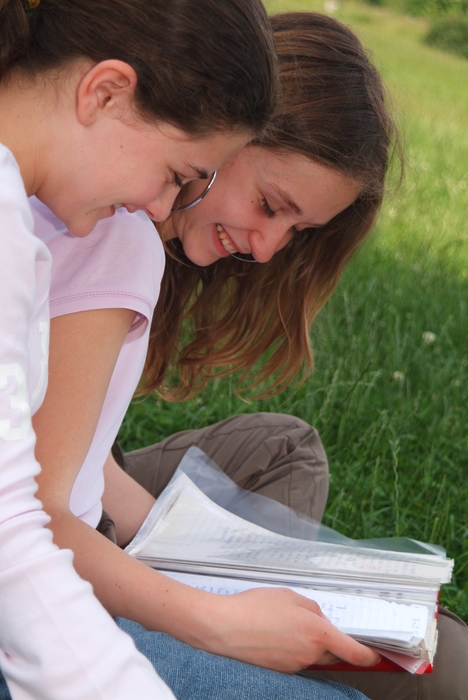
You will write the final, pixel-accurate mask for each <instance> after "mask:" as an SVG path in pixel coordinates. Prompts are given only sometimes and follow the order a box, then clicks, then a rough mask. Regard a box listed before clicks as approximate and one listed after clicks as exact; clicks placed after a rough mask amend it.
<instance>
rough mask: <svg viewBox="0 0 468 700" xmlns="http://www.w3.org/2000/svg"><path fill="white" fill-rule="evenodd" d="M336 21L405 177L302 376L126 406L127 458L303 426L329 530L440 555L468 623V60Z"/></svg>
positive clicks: (414, 29)
mask: <svg viewBox="0 0 468 700" xmlns="http://www.w3.org/2000/svg"><path fill="white" fill-rule="evenodd" d="M266 4H267V7H268V9H269V10H270V11H280V10H285V9H315V10H322V5H321V4H319V3H317V2H312V1H309V2H307V1H306V0H302V1H301V0H290V1H288V2H273V1H270V2H267V3H266ZM337 17H338V18H339V19H341V20H342V21H344V22H345V23H348V24H350V25H351V26H352V27H354V28H355V29H356V30H357V31H358V33H359V34H360V36H361V37H362V38H363V41H364V42H365V44H366V46H368V47H370V48H371V49H372V51H373V53H374V56H375V60H376V62H377V64H378V66H379V67H380V69H381V70H382V73H383V75H384V76H385V79H386V81H387V83H388V84H389V86H390V88H391V90H392V93H393V95H394V99H395V104H396V105H397V107H396V110H397V116H398V119H399V121H400V122H401V123H402V125H403V127H404V131H405V141H406V153H407V159H408V172H407V180H406V184H405V186H404V187H403V188H402V190H401V191H399V192H398V193H391V194H390V196H389V198H388V201H387V203H386V206H385V209H384V211H383V213H382V216H381V219H380V222H379V224H378V227H377V229H376V231H375V233H374V234H373V236H372V237H371V239H370V240H369V241H368V243H367V244H366V245H365V246H364V247H363V248H362V249H361V251H360V252H359V253H358V255H357V256H356V257H355V258H354V260H353V261H352V263H351V264H350V265H349V267H348V269H347V271H346V273H345V275H344V277H343V279H342V282H341V284H340V286H339V289H338V290H337V292H336V293H335V295H334V297H333V298H332V300H331V301H330V302H329V303H328V305H327V306H326V308H325V309H324V311H323V312H322V314H321V316H320V318H319V320H318V322H317V324H316V326H315V328H314V331H313V341H314V348H315V359H316V370H315V373H314V374H313V376H312V377H311V378H310V379H309V380H308V381H307V383H306V384H304V385H303V386H301V387H300V388H297V387H292V388H291V389H289V390H288V391H286V392H284V393H283V394H282V395H280V396H279V397H276V398H275V399H274V400H271V401H269V402H258V401H256V402H251V403H246V402H245V401H240V400H239V399H238V398H236V396H235V392H234V387H235V381H234V380H233V379H231V380H226V381H217V382H213V384H212V385H211V386H210V387H208V388H207V390H206V391H205V392H204V393H203V394H202V395H201V396H199V397H198V398H197V399H195V400H194V401H192V402H189V403H186V404H175V405H174V404H173V405H169V404H165V403H162V402H159V401H155V400H154V399H152V398H150V399H148V400H146V401H145V402H143V403H142V402H141V401H137V402H135V403H134V404H133V405H132V407H131V408H130V411H129V413H128V416H127V418H126V421H125V424H124V426H123V428H122V431H121V437H122V439H123V442H124V444H125V446H126V447H127V448H131V447H137V446H141V445H143V444H148V443H150V442H151V441H154V440H157V439H160V438H162V437H164V436H166V435H168V434H170V433H171V432H174V431H176V430H182V429H184V428H191V427H201V426H203V425H207V424H209V423H211V422H214V421H216V420H220V419H222V418H225V417H227V416H228V415H229V414H231V413H235V412H250V411H255V410H259V409H261V410H271V411H283V412H286V413H292V414H296V415H298V416H300V417H302V418H304V419H305V420H307V421H309V422H310V423H312V424H314V425H315V426H316V427H317V428H318V429H319V430H320V433H321V436H322V439H323V441H324V444H325V447H326V449H327V452H328V455H329V460H330V468H331V490H330V498H329V503H328V507H327V511H326V514H325V522H326V524H327V525H330V526H332V527H335V528H337V529H338V530H340V531H341V532H343V533H344V534H346V535H348V536H351V537H356V538H359V537H381V536H391V535H407V536H409V537H414V538H417V539H421V540H426V541H430V542H436V543H438V544H442V545H443V546H445V547H446V548H447V550H448V553H449V554H450V555H451V556H453V557H455V558H456V575H455V577H454V580H453V583H452V585H450V586H447V587H445V590H444V592H443V601H444V603H445V604H448V605H449V607H450V608H451V609H452V610H454V611H455V612H457V613H458V614H460V615H461V616H462V617H464V618H465V619H466V620H468V575H467V569H468V411H467V405H468V353H467V326H468V309H467V302H468V245H467V242H468V241H467V239H468V225H467V223H466V221H467V218H468V127H467V121H466V115H467V114H468V62H466V61H463V60H462V59H457V58H456V57H454V56H451V55H449V54H444V53H442V52H439V51H437V50H435V49H432V48H430V47H428V46H425V45H423V44H422V43H421V38H422V36H423V35H424V34H425V32H426V29H427V27H426V24H425V22H424V21H423V20H415V19H409V18H406V17H404V16H399V15H396V14H393V13H392V12H391V11H389V10H388V9H384V8H374V7H372V6H370V5H361V4H357V3H354V2H347V3H346V4H343V9H342V10H340V11H339V12H338V14H337ZM427 331H430V332H432V333H434V334H436V336H437V339H436V341H435V343H433V344H432V345H427V344H426V343H425V342H424V340H423V333H425V332H427ZM395 372H399V373H402V375H403V378H401V377H400V378H399V379H395V378H394V373H395ZM398 376H400V375H397V377H398Z"/></svg>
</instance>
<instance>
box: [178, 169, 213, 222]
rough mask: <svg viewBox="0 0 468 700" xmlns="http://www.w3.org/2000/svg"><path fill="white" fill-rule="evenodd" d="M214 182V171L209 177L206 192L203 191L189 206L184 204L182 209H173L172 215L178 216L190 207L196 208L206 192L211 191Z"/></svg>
mask: <svg viewBox="0 0 468 700" xmlns="http://www.w3.org/2000/svg"><path fill="white" fill-rule="evenodd" d="M215 180H216V170H215V171H214V173H213V175H212V176H211V180H210V181H209V183H208V186H207V188H206V190H204V191H203V192H202V193H201V195H200V196H199V197H197V198H196V199H194V200H193V202H190V204H186V205H185V206H184V207H177V209H173V210H172V213H173V214H178V213H179V212H181V211H187V209H191V208H192V207H194V206H196V205H197V204H199V203H200V202H201V201H202V199H203V198H204V197H206V195H207V194H208V192H209V191H210V190H211V188H212V186H213V182H214V181H215Z"/></svg>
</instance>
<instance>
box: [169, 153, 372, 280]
mask: <svg viewBox="0 0 468 700" xmlns="http://www.w3.org/2000/svg"><path fill="white" fill-rule="evenodd" d="M202 190H203V185H201V184H200V183H193V184H192V185H191V186H190V187H189V192H188V193H187V201H190V200H191V199H193V198H194V197H196V196H197V195H198V194H200V192H201V191H202ZM358 195H359V186H358V184H356V182H355V181H353V180H351V179H350V178H348V177H346V176H345V175H343V174H342V173H339V172H338V171H336V170H333V169H331V168H328V167H326V166H323V165H319V164H317V163H314V162H313V161H311V160H308V159H307V158H305V157H303V156H301V155H300V154H296V153H289V154H278V153H276V152H274V151H270V150H268V149H265V148H260V147H257V146H248V147H246V148H244V149H243V150H242V151H241V152H240V153H238V154H237V155H236V156H234V158H232V159H231V160H230V161H229V162H228V163H226V164H225V165H224V166H223V167H222V168H221V169H220V170H219V172H218V177H217V178H216V181H215V183H214V185H213V187H212V189H211V191H210V193H209V194H208V195H207V197H206V198H205V199H203V200H202V202H200V204H198V205H197V206H196V207H194V208H193V209H190V210H188V211H186V212H182V213H180V214H174V215H173V216H172V218H171V220H170V221H169V222H168V225H167V229H166V226H165V231H164V234H163V235H164V238H166V239H168V238H173V237H178V238H179V239H180V240H181V242H182V245H183V248H184V251H185V254H186V255H187V257H188V258H189V259H190V260H191V261H192V262H194V263H195V264H196V265H200V266H205V265H210V264H211V263H213V262H215V261H216V260H219V259H220V258H223V257H228V256H229V255H230V254H232V253H241V254H251V255H253V257H254V258H255V260H257V261H258V262H261V263H265V262H268V260H270V259H271V258H272V256H273V255H274V254H275V253H276V252H277V251H278V250H280V249H281V248H283V247H284V246H285V245H286V244H287V243H288V241H289V240H290V239H291V237H292V236H293V235H294V233H295V232H296V231H301V230H303V229H306V228H320V227H322V226H324V225H325V224H327V223H328V222H329V221H330V220H331V219H333V217H335V216H336V215H337V214H339V213H340V212H341V211H343V209H346V208H347V207H348V206H349V205H350V204H352V203H353V202H354V200H355V199H356V197H358ZM166 231H167V232H166Z"/></svg>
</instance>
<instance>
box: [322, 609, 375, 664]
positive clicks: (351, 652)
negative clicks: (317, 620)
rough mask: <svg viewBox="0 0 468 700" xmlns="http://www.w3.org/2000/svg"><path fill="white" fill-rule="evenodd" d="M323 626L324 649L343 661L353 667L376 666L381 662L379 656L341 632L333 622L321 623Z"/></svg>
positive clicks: (324, 621) (325, 621)
mask: <svg viewBox="0 0 468 700" xmlns="http://www.w3.org/2000/svg"><path fill="white" fill-rule="evenodd" d="M321 622H322V625H323V630H322V634H323V637H322V643H323V647H324V648H325V649H327V650H328V651H329V652H330V653H331V654H334V655H335V656H337V657H338V658H339V659H341V660H342V661H347V662H348V663H350V664H352V665H353V666H374V665H375V664H377V663H378V662H379V661H380V656H379V654H378V653H377V652H376V651H374V650H373V649H371V648H370V647H367V646H365V645H364V644H360V643H359V642H356V641H355V640H354V639H353V638H352V637H349V636H348V635H347V634H344V633H343V632H340V630H339V629H337V628H336V627H335V626H334V625H332V624H331V622H329V621H327V620H323V621H321Z"/></svg>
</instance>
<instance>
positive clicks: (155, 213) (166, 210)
mask: <svg viewBox="0 0 468 700" xmlns="http://www.w3.org/2000/svg"><path fill="white" fill-rule="evenodd" d="M178 194H179V188H178V187H168V188H167V189H166V190H165V191H164V192H163V193H162V194H161V195H159V197H158V198H157V199H155V200H154V201H153V202H151V203H150V204H147V205H146V207H145V210H146V212H147V214H148V215H149V217H150V218H151V219H153V221H164V220H165V219H167V217H168V216H169V214H170V213H171V211H172V206H173V204H174V201H175V198H176V197H177V195H178Z"/></svg>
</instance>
